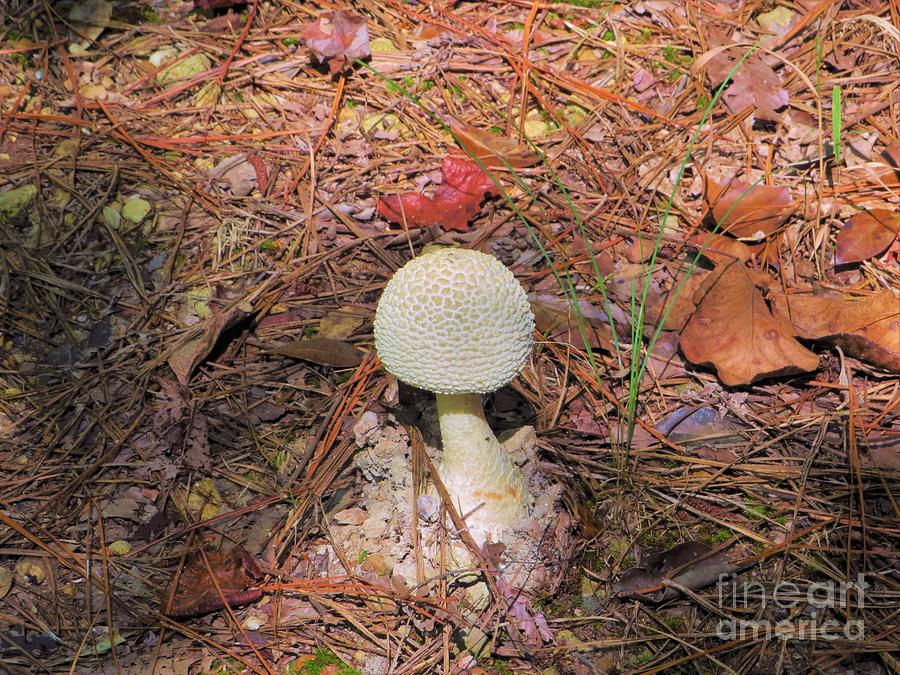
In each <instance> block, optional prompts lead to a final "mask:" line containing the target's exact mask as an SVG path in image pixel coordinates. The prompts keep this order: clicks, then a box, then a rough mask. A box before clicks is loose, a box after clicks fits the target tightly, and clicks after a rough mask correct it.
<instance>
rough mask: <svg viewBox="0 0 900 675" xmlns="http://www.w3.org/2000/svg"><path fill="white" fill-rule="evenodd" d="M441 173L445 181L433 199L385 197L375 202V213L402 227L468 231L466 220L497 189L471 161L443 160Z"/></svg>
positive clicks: (412, 195) (408, 195)
mask: <svg viewBox="0 0 900 675" xmlns="http://www.w3.org/2000/svg"><path fill="white" fill-rule="evenodd" d="M441 172H442V174H443V176H444V182H443V183H442V184H441V185H440V187H438V189H437V190H436V191H435V193H434V196H433V197H426V196H425V195H423V194H419V193H418V192H405V193H403V194H401V195H400V196H397V195H388V196H386V197H382V198H381V199H379V200H378V213H380V214H381V215H382V216H384V217H385V218H387V219H388V220H390V221H391V222H393V223H398V224H401V225H403V224H406V225H409V226H413V227H430V226H432V225H437V226H438V227H440V228H442V229H444V230H458V231H459V232H466V231H468V229H469V220H471V219H472V218H473V217H474V216H475V215H476V214H477V213H478V211H480V210H481V202H482V201H484V199H485V197H486V196H493V195H497V194H499V192H498V191H497V187H496V186H495V185H494V182H493V181H492V180H491V179H490V177H489V176H488V175H487V174H486V173H485V172H484V171H483V170H482V168H481V167H480V166H478V164H477V163H476V162H473V161H472V160H470V159H463V158H461V157H446V158H444V163H443V165H442V166H441Z"/></svg>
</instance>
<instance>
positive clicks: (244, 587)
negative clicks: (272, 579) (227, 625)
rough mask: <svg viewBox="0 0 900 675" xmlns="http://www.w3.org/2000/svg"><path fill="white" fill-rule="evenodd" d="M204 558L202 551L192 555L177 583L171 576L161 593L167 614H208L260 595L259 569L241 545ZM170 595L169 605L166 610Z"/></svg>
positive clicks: (241, 603)
mask: <svg viewBox="0 0 900 675" xmlns="http://www.w3.org/2000/svg"><path fill="white" fill-rule="evenodd" d="M205 557H206V560H204V555H203V554H202V553H198V554H197V555H195V556H193V557H192V558H191V559H190V560H189V561H188V563H187V564H186V565H185V566H184V569H183V570H181V574H180V575H179V576H178V578H177V582H178V583H177V586H175V588H173V587H172V586H173V585H174V584H175V581H176V580H175V579H173V580H172V584H171V585H170V586H169V588H168V589H166V590H164V591H163V592H162V594H161V595H160V604H161V605H162V608H163V611H164V612H165V613H166V614H167V615H168V616H199V615H200V614H208V613H209V612H214V611H216V610H218V609H222V608H223V607H224V606H225V603H226V602H227V603H228V605H229V606H230V607H236V606H238V605H246V604H247V603H250V602H253V601H255V600H258V599H259V598H260V596H261V595H262V591H261V590H260V589H259V588H258V582H259V580H260V579H262V577H263V575H262V572H260V571H259V567H258V566H257V565H256V561H254V560H253V558H252V557H251V556H250V554H249V553H247V551H245V550H244V549H243V548H242V547H240V546H237V547H235V548H234V549H232V550H231V551H229V552H228V553H221V552H218V551H214V552H212V553H207V554H206V556H205ZM207 562H208V563H209V565H208V566H207ZM210 572H212V574H210ZM213 578H215V581H213ZM216 586H218V589H217V588H216ZM219 590H221V593H219ZM170 597H171V598H172V607H171V609H170V610H169V611H166V608H167V607H168V603H169V598H170Z"/></svg>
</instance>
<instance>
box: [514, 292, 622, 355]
mask: <svg viewBox="0 0 900 675" xmlns="http://www.w3.org/2000/svg"><path fill="white" fill-rule="evenodd" d="M529 302H530V304H531V311H532V312H534V321H535V327H536V328H537V329H538V330H539V331H540V332H541V333H543V334H544V335H546V336H547V338H548V339H549V340H551V341H553V342H557V343H559V344H569V345H572V346H573V347H575V348H577V349H584V347H585V344H584V343H585V339H586V340H587V343H588V344H589V345H590V346H591V347H592V348H594V349H597V348H602V349H605V350H607V351H609V352H612V351H613V349H614V348H613V343H612V332H611V330H610V328H609V320H608V319H607V317H606V314H605V313H604V312H602V311H601V310H599V309H597V308H596V307H594V306H593V305H591V304H590V303H588V302H587V301H585V300H580V301H579V303H578V312H577V313H576V311H575V310H574V309H573V308H572V307H571V306H570V305H569V304H568V303H567V302H566V301H564V300H560V299H558V298H555V297H553V296H545V295H533V296H530V297H529ZM579 314H580V315H581V316H580V318H579V316H578V315H579Z"/></svg>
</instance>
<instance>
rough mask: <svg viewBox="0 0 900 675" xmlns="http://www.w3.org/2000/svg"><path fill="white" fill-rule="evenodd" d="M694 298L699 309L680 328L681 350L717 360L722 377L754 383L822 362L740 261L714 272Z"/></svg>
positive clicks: (694, 358) (694, 359) (695, 359)
mask: <svg viewBox="0 0 900 675" xmlns="http://www.w3.org/2000/svg"><path fill="white" fill-rule="evenodd" d="M694 301H695V302H696V303H697V305H698V307H697V311H696V312H694V314H693V315H692V316H691V318H690V320H689V321H688V323H687V325H686V326H685V327H684V331H683V332H682V334H681V338H680V340H679V345H680V346H681V351H682V352H684V355H685V357H687V359H688V360H689V361H690V362H691V363H694V364H697V365H706V366H713V367H714V368H715V369H716V372H717V373H718V375H719V379H720V380H722V382H723V383H725V384H727V385H729V386H736V385H744V384H751V383H752V382H756V381H757V380H761V379H763V378H766V377H771V376H774V375H786V374H790V373H797V372H805V371H810V370H815V369H816V368H817V367H818V365H819V357H818V356H816V355H815V354H813V353H812V352H811V351H809V350H808V349H806V348H805V347H803V346H802V345H801V344H800V343H799V342H797V340H796V339H794V328H793V326H791V324H790V323H789V322H787V321H786V320H784V319H783V318H780V317H775V316H773V315H772V312H771V311H770V310H769V307H768V306H767V305H766V302H765V300H764V299H763V295H762V293H761V292H760V290H759V289H758V288H757V286H756V284H755V283H754V282H753V279H752V278H751V276H750V274H749V272H748V270H747V269H745V268H744V267H742V266H740V265H739V264H737V263H733V264H731V265H728V266H727V267H725V268H724V270H723V271H722V272H721V273H716V274H714V275H711V276H710V278H709V279H707V280H706V281H705V282H704V284H703V285H702V286H701V287H700V289H698V290H697V292H696V293H695V294H694Z"/></svg>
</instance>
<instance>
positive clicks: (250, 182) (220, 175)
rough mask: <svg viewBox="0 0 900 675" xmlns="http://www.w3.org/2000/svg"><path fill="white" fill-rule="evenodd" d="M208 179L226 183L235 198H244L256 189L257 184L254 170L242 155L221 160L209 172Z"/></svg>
mask: <svg viewBox="0 0 900 675" xmlns="http://www.w3.org/2000/svg"><path fill="white" fill-rule="evenodd" d="M209 177H210V178H212V179H214V180H217V181H220V182H224V183H228V186H229V187H230V188H231V194H233V195H234V196H236V197H246V196H247V195H249V194H250V193H251V192H253V190H254V189H256V187H257V185H258V182H259V174H258V172H257V170H256V168H255V167H254V165H253V163H252V162H250V161H249V160H248V159H247V156H246V155H243V154H240V155H233V156H231V157H228V158H226V159H223V160H222V161H221V162H219V163H218V164H216V166H215V167H214V168H213V169H212V170H211V171H210V172H209Z"/></svg>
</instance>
